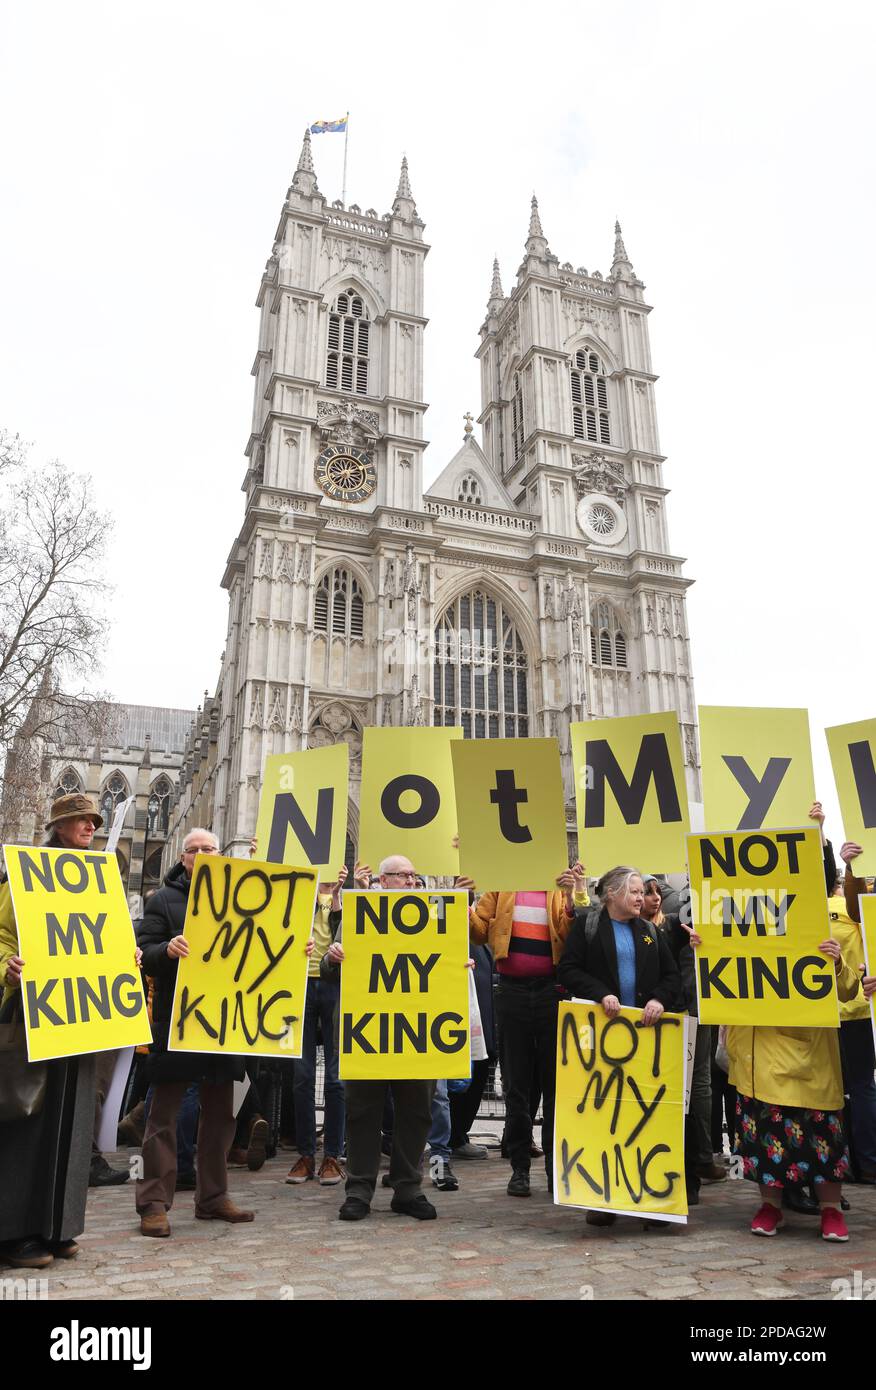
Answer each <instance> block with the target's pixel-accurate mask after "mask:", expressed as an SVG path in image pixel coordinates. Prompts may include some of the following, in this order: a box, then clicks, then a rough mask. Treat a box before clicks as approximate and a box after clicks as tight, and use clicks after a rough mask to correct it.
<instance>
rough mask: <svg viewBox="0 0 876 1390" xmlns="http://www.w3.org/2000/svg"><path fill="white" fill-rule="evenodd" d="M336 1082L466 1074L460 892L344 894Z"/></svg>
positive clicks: (464, 900) (464, 924) (464, 901)
mask: <svg viewBox="0 0 876 1390" xmlns="http://www.w3.org/2000/svg"><path fill="white" fill-rule="evenodd" d="M343 913H344V915H343V922H342V928H341V930H342V940H343V948H344V959H343V962H342V964H341V1011H340V1027H341V1038H340V1043H341V1045H340V1074H341V1080H342V1081H383V1080H387V1081H418V1080H424V1081H432V1080H441V1079H444V1078H446V1079H447V1080H448V1081H454V1080H456V1079H463V1078H465V1077H468V1076H471V1058H470V1052H469V1001H468V989H469V987H468V971H467V970H466V968H465V966H466V961H467V960H468V894H467V893H453V892H448V893H444V892H434V893H425V892H424V893H381V892H352V891H351V892H347V893H345V894H344V896H343Z"/></svg>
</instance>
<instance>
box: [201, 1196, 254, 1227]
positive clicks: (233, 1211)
mask: <svg viewBox="0 0 876 1390" xmlns="http://www.w3.org/2000/svg"><path fill="white" fill-rule="evenodd" d="M195 1216H196V1217H197V1218H198V1220H199V1221H231V1222H232V1223H234V1224H236V1223H237V1222H238V1221H255V1212H254V1211H241V1209H240V1207H236V1206H235V1205H234V1203H233V1202H232V1200H231V1198H230V1197H223V1199H222V1201H221V1202H220V1203H219V1205H218V1206H217V1207H211V1208H210V1210H209V1211H204V1210H203V1209H202V1208H201V1207H195Z"/></svg>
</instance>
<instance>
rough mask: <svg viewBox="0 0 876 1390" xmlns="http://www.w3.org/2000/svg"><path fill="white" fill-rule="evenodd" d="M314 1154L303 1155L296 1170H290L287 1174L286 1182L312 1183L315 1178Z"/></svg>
mask: <svg viewBox="0 0 876 1390" xmlns="http://www.w3.org/2000/svg"><path fill="white" fill-rule="evenodd" d="M314 1166H315V1165H314V1162H313V1154H302V1155H301V1157H300V1158H299V1160H298V1162H297V1163H296V1164H295V1166H294V1168H290V1169H289V1172H288V1173H287V1174H286V1181H287V1182H291V1183H293V1184H294V1183H299V1182H310V1179H311V1178H312V1177H313V1176H314Z"/></svg>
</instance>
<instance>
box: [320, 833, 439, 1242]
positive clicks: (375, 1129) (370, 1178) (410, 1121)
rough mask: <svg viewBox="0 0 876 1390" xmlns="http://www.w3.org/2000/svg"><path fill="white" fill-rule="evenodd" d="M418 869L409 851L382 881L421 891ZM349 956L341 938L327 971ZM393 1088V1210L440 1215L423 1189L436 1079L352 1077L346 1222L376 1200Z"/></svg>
mask: <svg viewBox="0 0 876 1390" xmlns="http://www.w3.org/2000/svg"><path fill="white" fill-rule="evenodd" d="M355 879H356V886H357V887H360V888H367V887H368V886H369V885H370V884H371V870H370V868H369V867H368V865H367V864H363V865H357V866H356V874H355ZM418 883H419V879H418V876H417V871H416V869H415V868H414V866H413V864H412V863H411V861H410V860H409V859H406V858H405V857H404V855H401V854H394V855H391V856H390V858H388V859H384V860H383V862H382V864H381V865H380V874H379V879H378V883H377V884H376V885H374V886H375V887H379V888H381V889H383V890H385V891H388V892H396V893H398V892H404V891H405V889H409V890H411V891H414V890H416V889H417V887H418ZM343 959H344V951H343V947H342V946H341V944H340V941H339V940H335V941H334V942H333V943H332V945H331V946H330V947H329V949H328V951H327V952H326V954H325V957H324V958H323V962H322V970H323V975H324V976H326V977H328V978H331V975H332V974H337V973H338V970H339V966H340V963H341V961H342V960H343ZM389 1086H391V1087H392V1096H393V1101H394V1105H395V1122H394V1128H393V1134H392V1152H391V1153H390V1157H389V1185H390V1187H392V1188H393V1189H394V1190H393V1197H392V1201H391V1203H390V1206H391V1207H392V1210H393V1211H395V1212H398V1213H399V1214H400V1215H403V1216H413V1217H415V1218H416V1220H418V1221H434V1219H435V1217H436V1216H437V1215H438V1213H437V1212H436V1210H435V1208H434V1207H433V1206H432V1203H431V1202H429V1201H427V1199H426V1197H425V1196H424V1195H423V1193H422V1191H421V1190H420V1189H421V1185H422V1181H423V1174H422V1160H423V1151H424V1149H425V1147H426V1140H427V1138H428V1135H429V1129H430V1127H431V1124H432V1096H433V1093H434V1090H435V1082H434V1081H348V1082H346V1084H345V1095H344V1099H345V1108H346V1121H347V1124H346V1129H347V1183H346V1200H345V1201H344V1204H343V1206H342V1207H341V1209H340V1211H339V1212H338V1216H339V1217H340V1219H341V1220H342V1221H361V1220H363V1218H364V1217H366V1216H369V1215H370V1213H371V1202H372V1199H373V1197H374V1189H375V1187H376V1186H377V1174H378V1171H379V1169H380V1138H381V1122H382V1120H383V1107H384V1101H385V1099H386V1092H387V1088H388V1087H389Z"/></svg>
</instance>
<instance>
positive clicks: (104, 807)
mask: <svg viewBox="0 0 876 1390" xmlns="http://www.w3.org/2000/svg"><path fill="white" fill-rule="evenodd" d="M130 795H131V784H130V782H129V781H128V779H127V777H126V776H125V774H124V772H122V769H121V768H120V767H113V768H111V769H110V771H109V772H108V773H107V775H106V777H105V778H104V779H103V781H102V782H101V785H100V792H99V793H98V803H97V804H98V807H99V809H100V814H101V815H102V816H103V826H102V830H103V833H104V834H105V835H106V834H108V833H109V828H110V825H111V824H112V819H113V816H114V814H115V810H116V807H117V806H119V805H121V803H122V802H123V801H127V799H128V797H129V796H130Z"/></svg>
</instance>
